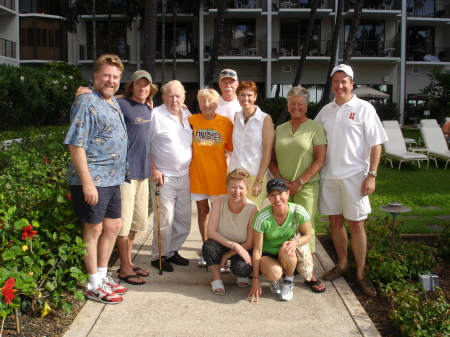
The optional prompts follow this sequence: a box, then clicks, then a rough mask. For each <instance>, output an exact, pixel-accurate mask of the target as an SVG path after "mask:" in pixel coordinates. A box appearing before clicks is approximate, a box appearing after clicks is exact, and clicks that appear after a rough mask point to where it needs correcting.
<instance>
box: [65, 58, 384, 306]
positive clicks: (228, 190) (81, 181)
mask: <svg viewBox="0 0 450 337" xmlns="http://www.w3.org/2000/svg"><path fill="white" fill-rule="evenodd" d="M123 70H124V68H123V64H122V62H121V61H120V59H119V58H118V57H117V56H116V55H111V54H105V55H102V56H100V57H99V58H98V59H97V61H96V66H95V73H94V83H93V85H92V86H91V87H90V88H79V90H78V91H77V98H76V100H75V102H74V103H73V105H72V108H71V126H70V128H69V131H68V133H67V136H66V139H65V144H66V145H67V146H68V148H69V151H70V154H71V158H72V160H71V162H70V165H69V170H68V183H69V186H70V190H71V193H72V201H73V205H74V209H75V214H76V216H77V217H78V219H79V220H80V221H81V222H82V223H83V241H84V242H85V243H86V244H87V248H86V250H87V255H86V256H85V257H84V262H85V266H86V271H87V274H88V276H89V283H88V286H87V291H86V295H87V297H88V298H90V299H92V300H96V301H100V302H102V303H107V304H117V303H120V302H121V301H122V299H123V298H122V295H123V294H124V293H125V292H126V291H127V289H126V288H125V287H124V286H123V285H121V284H118V283H116V282H114V280H113V278H112V277H111V274H110V273H107V263H108V260H109V257H110V255H111V252H112V249H113V247H114V244H115V243H116V244H117V249H118V251H119V257H120V269H119V270H118V272H119V274H118V277H119V279H120V280H122V281H124V282H126V283H129V284H133V285H142V284H145V282H146V281H145V277H146V276H148V275H149V271H148V270H146V269H145V268H142V267H140V266H137V265H135V264H134V263H133V262H132V260H131V250H132V246H133V241H134V237H135V234H136V232H138V231H146V230H147V221H148V201H149V200H148V199H149V194H150V195H151V196H152V198H155V190H156V189H158V194H159V199H160V200H159V201H160V202H159V207H160V210H159V211H160V212H159V214H160V217H159V218H160V223H159V226H158V224H157V221H156V217H155V221H154V224H153V227H154V231H155V232H156V230H157V228H158V227H159V228H160V240H161V245H160V246H161V251H159V249H158V246H159V245H158V237H157V236H156V235H154V236H153V245H152V246H153V251H152V257H151V263H150V264H151V266H152V267H155V268H158V269H160V268H161V269H162V270H163V271H166V272H172V271H173V270H174V268H173V264H175V265H180V266H187V265H189V260H188V259H186V258H184V257H182V256H181V255H180V254H179V251H180V249H181V247H182V245H183V243H184V242H185V240H186V238H187V236H188V235H189V232H190V226H191V201H192V200H195V201H196V205H197V210H198V226H199V230H200V233H201V237H202V241H203V247H202V251H201V255H200V259H199V261H198V266H200V267H205V266H206V267H208V268H209V270H211V273H212V276H213V281H212V283H211V287H212V291H213V293H214V294H217V295H224V294H225V288H224V285H223V282H222V275H221V274H222V273H223V272H229V271H232V272H233V273H235V274H236V275H237V277H238V278H237V285H238V286H239V287H248V286H250V284H251V290H250V292H249V294H248V299H249V300H250V301H252V302H253V301H254V302H257V301H258V299H259V296H260V295H261V284H260V282H259V275H260V274H264V275H265V277H266V279H267V280H269V281H270V290H271V291H272V292H273V293H275V294H278V295H279V298H280V300H282V301H289V300H291V299H292V297H293V285H294V274H295V269H296V265H297V255H296V253H295V251H296V248H297V246H299V245H305V244H309V246H310V250H311V253H313V254H314V251H315V245H314V242H315V239H314V215H315V213H316V211H317V208H318V207H319V208H320V211H321V213H322V214H326V215H329V217H330V229H331V233H332V238H333V242H334V245H335V247H336V251H337V254H338V257H339V263H338V265H336V266H335V267H334V268H333V269H332V270H330V271H327V272H326V273H325V274H324V275H323V278H324V279H325V280H333V279H336V278H338V277H340V276H342V275H343V274H344V273H345V271H346V270H347V268H348V266H349V265H348V260H347V244H348V239H347V233H346V230H345V228H344V218H345V219H347V221H348V224H349V227H350V231H351V234H352V235H351V247H352V250H353V254H354V256H355V260H356V265H357V273H356V282H358V284H359V285H360V286H361V289H362V290H363V292H365V293H366V294H368V295H370V296H375V295H376V291H375V289H374V287H373V286H372V284H371V283H370V282H369V281H368V280H367V278H366V276H365V257H366V238H365V231H364V219H365V218H367V215H368V214H369V213H370V204H369V201H368V195H370V194H371V193H373V191H374V189H375V177H376V170H377V166H378V162H379V157H380V153H381V144H382V143H383V142H384V141H386V140H387V137H386V135H385V133H384V131H383V128H382V127H381V122H380V121H379V119H378V117H377V114H376V112H375V110H374V108H373V107H372V106H371V105H370V104H369V103H367V102H365V101H362V100H360V99H358V98H357V97H356V96H354V95H352V94H351V90H352V88H353V71H352V69H351V67H349V66H346V65H340V66H338V67H336V68H334V69H333V72H332V73H331V76H332V90H333V93H334V96H335V99H334V101H333V102H332V103H330V104H328V105H327V106H325V107H324V108H323V109H322V111H321V112H320V113H319V115H318V116H317V117H316V119H315V120H310V119H308V117H307V115H306V112H307V107H308V100H309V93H308V91H307V90H306V89H305V88H302V87H293V88H292V89H291V90H290V91H289V93H288V95H287V101H288V110H289V113H290V115H291V120H290V121H289V122H287V123H285V124H283V125H280V126H279V127H278V128H277V130H276V132H275V131H274V128H273V121H272V119H271V117H270V116H269V115H268V114H266V113H264V112H262V111H261V110H260V109H259V107H257V106H256V105H255V103H256V99H257V92H258V89H257V87H256V84H255V83H254V82H251V81H241V82H239V81H238V77H237V73H236V72H235V71H234V70H232V69H224V70H222V71H221V72H220V75H219V88H220V90H221V93H222V96H221V97H220V95H219V93H218V92H217V91H215V90H214V89H210V88H206V89H201V90H199V92H198V94H197V100H198V104H199V108H200V110H201V113H199V114H194V115H191V113H190V112H189V111H188V110H187V108H186V106H185V105H184V101H185V95H186V92H185V89H184V87H183V85H182V83H180V82H179V81H176V80H173V81H170V82H168V83H166V84H164V85H163V86H162V88H161V93H162V99H163V104H162V105H160V106H158V107H155V108H153V103H152V97H153V96H154V95H155V94H156V92H157V90H158V89H157V87H156V85H154V84H153V82H152V78H151V75H150V74H149V73H148V72H146V71H144V70H138V71H136V72H135V73H134V74H133V75H132V77H131V80H130V82H128V83H127V85H126V86H125V95H124V97H122V98H118V99H116V98H115V97H114V95H115V93H116V91H117V89H118V88H119V85H120V80H121V75H122V72H123ZM269 172H270V174H271V175H272V176H273V177H274V178H273V179H270V180H269V176H268V173H269ZM319 172H320V175H319ZM149 180H150V184H149V183H148V182H149ZM149 185H150V186H149ZM149 189H150V191H151V192H150V193H149ZM266 195H268V198H269V201H270V205H269V206H267V207H265V208H262V205H263V202H264V200H265V197H266ZM152 205H153V207H154V211H155V212H156V201H155V200H152ZM296 232H300V233H301V236H300V237H297V238H296V239H293V237H294V234H295V233H296ZM227 261H229V262H230V264H229V268H228V267H227V266H228V263H227ZM250 278H252V281H251V282H250ZM305 283H306V284H307V285H308V286H309V287H310V288H311V290H312V291H314V292H317V293H321V292H324V291H325V286H324V285H323V284H322V283H321V282H320V281H319V280H318V279H317V278H316V277H315V276H314V275H312V277H311V279H310V280H305Z"/></svg>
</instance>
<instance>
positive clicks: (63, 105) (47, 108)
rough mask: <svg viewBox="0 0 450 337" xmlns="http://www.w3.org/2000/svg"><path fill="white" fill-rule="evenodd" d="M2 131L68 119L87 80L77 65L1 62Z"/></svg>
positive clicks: (0, 101)
mask: <svg viewBox="0 0 450 337" xmlns="http://www.w3.org/2000/svg"><path fill="white" fill-rule="evenodd" d="M0 83H2V86H1V87H0V120H1V121H2V123H1V124H0V130H7V129H9V128H11V127H16V126H25V125H56V124H59V123H62V122H67V121H68V119H69V110H70V106H71V104H72V102H73V100H74V94H75V92H76V89H77V87H78V86H79V85H86V84H87V81H85V80H83V79H82V77H81V72H80V71H79V70H78V69H76V67H74V66H70V65H67V64H64V63H54V62H53V63H51V64H49V65H44V66H42V67H40V68H31V67H20V68H17V67H13V66H9V65H5V64H0Z"/></svg>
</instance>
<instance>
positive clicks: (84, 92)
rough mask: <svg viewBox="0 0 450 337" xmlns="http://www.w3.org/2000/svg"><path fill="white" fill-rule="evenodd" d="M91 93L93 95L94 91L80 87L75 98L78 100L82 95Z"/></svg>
mask: <svg viewBox="0 0 450 337" xmlns="http://www.w3.org/2000/svg"><path fill="white" fill-rule="evenodd" d="M90 93H92V90H91V89H89V87H78V89H77V92H76V93H75V98H77V97H78V96H80V95H84V94H90Z"/></svg>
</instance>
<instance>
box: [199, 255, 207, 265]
mask: <svg viewBox="0 0 450 337" xmlns="http://www.w3.org/2000/svg"><path fill="white" fill-rule="evenodd" d="M198 266H199V267H200V268H205V267H206V261H205V259H203V256H202V255H200V259H199V260H198Z"/></svg>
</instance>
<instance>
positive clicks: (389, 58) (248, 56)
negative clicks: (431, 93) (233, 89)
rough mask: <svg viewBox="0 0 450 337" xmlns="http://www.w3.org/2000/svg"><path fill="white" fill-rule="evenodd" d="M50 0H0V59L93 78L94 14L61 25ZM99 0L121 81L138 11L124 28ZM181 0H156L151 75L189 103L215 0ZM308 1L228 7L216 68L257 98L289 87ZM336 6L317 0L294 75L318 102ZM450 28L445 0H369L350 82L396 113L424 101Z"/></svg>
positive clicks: (129, 61) (113, 3)
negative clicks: (55, 63)
mask: <svg viewBox="0 0 450 337" xmlns="http://www.w3.org/2000/svg"><path fill="white" fill-rule="evenodd" d="M70 2H73V1H70ZM52 3H53V4H54V1H50V0H23V1H22V0H0V18H1V20H0V33H1V35H0V44H1V45H0V62H1V63H9V64H13V65H27V64H28V65H30V64H35V63H40V62H47V61H52V60H61V61H66V62H68V63H70V64H73V65H76V66H77V67H78V68H80V69H81V70H82V71H83V74H84V75H85V77H86V78H87V79H91V78H92V62H93V60H92V59H93V55H94V53H93V36H94V28H93V27H94V24H93V17H94V16H93V15H92V13H89V11H88V9H86V11H85V13H82V15H81V16H80V20H79V22H78V24H77V27H76V28H77V29H76V33H67V29H66V22H65V19H64V16H65V14H64V13H63V12H64V9H58V8H57V7H55V6H54V5H52ZM104 3H105V2H104V1H96V13H95V26H96V36H97V38H96V51H97V55H99V54H101V53H104V52H113V53H116V54H118V55H120V57H121V58H122V60H123V61H124V64H125V68H126V71H125V74H124V76H123V79H124V80H123V81H124V82H127V81H128V79H129V78H130V76H131V74H132V73H133V72H134V71H135V70H136V69H139V68H141V66H142V54H143V34H142V31H141V30H140V29H138V28H139V27H140V25H141V19H140V18H139V16H137V17H135V18H134V19H133V21H132V23H131V25H130V27H129V26H128V21H127V15H126V12H127V11H129V8H127V7H126V4H127V3H126V2H125V1H123V0H110V1H108V2H107V3H108V6H105V5H104ZM177 3H178V7H177V11H176V12H177V14H176V15H173V10H172V5H173V4H172V1H171V0H168V1H164V0H158V15H157V20H158V34H157V51H156V58H157V60H156V63H157V71H156V76H155V82H157V83H161V82H163V81H164V82H167V81H169V80H171V79H173V78H175V77H176V78H177V79H178V80H180V81H181V82H182V83H183V84H185V86H186V88H187V92H188V93H187V95H188V100H187V102H188V104H192V105H193V104H194V102H195V96H196V91H197V90H198V88H201V87H203V86H204V78H205V74H206V70H207V68H208V65H209V62H210V52H211V46H212V40H213V37H214V24H215V20H216V16H217V7H216V4H215V1H214V0H203V1H183V2H181V1H178V2H177ZM355 3H356V1H355V0H346V1H345V4H344V13H343V19H344V20H343V24H342V27H341V30H340V36H339V44H338V45H339V48H338V54H337V55H338V59H340V60H342V57H343V51H344V45H345V42H346V39H347V36H348V33H349V29H350V25H351V20H352V15H353V8H354V6H355ZM102 4H103V5H102ZM163 5H165V7H166V8H165V13H166V14H165V15H163V14H162V13H163V12H164V11H163ZM310 8H311V0H234V1H233V2H232V3H231V4H230V5H229V7H228V8H227V11H226V16H225V24H224V37H223V39H222V42H221V45H220V50H219V61H218V65H217V72H218V71H219V70H220V69H223V68H233V69H235V70H236V71H237V72H238V75H239V78H240V79H245V80H252V81H255V82H256V83H257V84H258V87H259V89H260V97H271V96H274V94H275V91H276V90H277V89H278V90H279V92H280V93H281V94H282V95H284V94H286V92H287V90H288V89H289V87H290V85H291V84H292V82H293V80H294V77H295V74H296V71H297V66H298V63H299V61H300V56H301V52H302V49H303V47H304V45H303V41H304V37H305V32H306V26H307V22H308V18H309V15H310ZM336 8H337V0H319V8H318V10H317V13H316V17H315V22H314V28H313V32H312V35H311V39H310V42H309V52H308V55H307V59H306V64H305V67H304V70H303V74H302V77H301V81H300V84H302V85H306V86H308V88H309V89H310V92H311V99H312V100H315V101H318V100H320V98H321V95H322V87H323V85H324V83H325V82H326V79H327V76H328V74H327V73H328V65H329V60H330V54H331V41H332V38H333V29H334V24H335V20H336ZM4 18H5V19H4ZM163 22H164V24H163ZM163 30H164V31H165V34H164V37H165V38H164V39H165V42H166V43H165V48H164V50H163V48H162V45H163V43H162V40H163V39H162V31H163ZM449 36H450V1H448V0H403V1H401V0H390V1H389V0H365V2H364V8H363V12H362V15H361V22H360V25H359V27H358V30H357V34H356V40H355V44H354V46H353V53H352V57H351V60H350V64H351V66H352V67H353V68H354V70H355V83H356V84H357V85H358V84H366V85H378V86H379V88H380V89H381V90H383V91H385V92H387V93H389V94H390V95H391V98H390V100H392V101H393V102H396V103H397V104H398V106H399V108H400V112H402V111H404V110H405V108H406V107H407V106H410V105H415V104H417V103H420V102H418V101H417V100H416V97H415V96H416V94H417V93H419V91H420V89H421V88H423V87H424V86H426V85H427V84H428V83H429V78H428V76H427V74H428V73H430V71H431V70H432V69H434V68H436V67H439V68H443V67H448V66H449V65H450V39H449V38H448V37H449ZM163 55H164V57H163ZM163 58H164V59H163ZM338 62H339V61H338ZM163 65H164V69H165V71H164V72H163V71H162V69H163ZM163 77H164V78H163ZM217 78H218V76H217V77H216V80H217ZM407 103H410V104H407Z"/></svg>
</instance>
